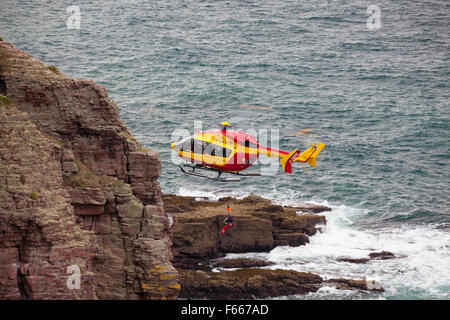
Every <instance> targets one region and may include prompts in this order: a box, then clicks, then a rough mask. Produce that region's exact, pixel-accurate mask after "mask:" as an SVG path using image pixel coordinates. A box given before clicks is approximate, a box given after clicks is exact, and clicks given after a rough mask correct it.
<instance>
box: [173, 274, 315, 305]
mask: <svg viewBox="0 0 450 320" xmlns="http://www.w3.org/2000/svg"><path fill="white" fill-rule="evenodd" d="M179 273H180V281H181V283H182V284H183V286H182V290H181V292H180V297H183V298H197V299H201V298H208V299H221V300H227V299H255V298H266V297H277V296H287V295H293V294H305V293H308V292H315V291H317V290H318V289H319V288H320V287H321V283H322V282H323V279H322V278H321V277H320V276H318V275H315V274H312V273H305V272H297V271H293V270H279V269H278V270H266V269H253V268H250V269H239V270H234V271H226V272H204V271H201V270H181V269H179Z"/></svg>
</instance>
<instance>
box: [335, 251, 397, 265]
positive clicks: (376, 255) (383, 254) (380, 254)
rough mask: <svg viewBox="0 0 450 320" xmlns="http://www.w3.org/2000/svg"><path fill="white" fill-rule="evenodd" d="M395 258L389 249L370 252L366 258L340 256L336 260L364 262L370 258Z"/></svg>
mask: <svg viewBox="0 0 450 320" xmlns="http://www.w3.org/2000/svg"><path fill="white" fill-rule="evenodd" d="M394 258H396V256H395V254H393V253H392V252H389V251H380V252H371V253H369V257H368V258H347V257H341V258H338V259H337V261H340V262H350V263H366V262H369V261H370V260H389V259H394Z"/></svg>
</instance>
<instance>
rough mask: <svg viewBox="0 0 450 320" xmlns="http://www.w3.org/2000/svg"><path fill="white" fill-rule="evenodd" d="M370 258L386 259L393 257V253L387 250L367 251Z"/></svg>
mask: <svg viewBox="0 0 450 320" xmlns="http://www.w3.org/2000/svg"><path fill="white" fill-rule="evenodd" d="M369 257H370V259H376V260H388V259H393V258H395V254H393V253H392V252H389V251H381V252H371V253H369Z"/></svg>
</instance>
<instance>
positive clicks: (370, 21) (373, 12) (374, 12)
mask: <svg viewBox="0 0 450 320" xmlns="http://www.w3.org/2000/svg"><path fill="white" fill-rule="evenodd" d="M367 14H368V15H369V17H368V18H367V22H366V25H367V28H368V29H369V30H378V29H380V28H381V10H380V7H379V6H377V5H375V4H371V5H370V6H368V7H367Z"/></svg>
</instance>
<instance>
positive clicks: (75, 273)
mask: <svg viewBox="0 0 450 320" xmlns="http://www.w3.org/2000/svg"><path fill="white" fill-rule="evenodd" d="M66 272H67V273H69V274H71V275H70V276H69V277H68V278H67V282H66V285H67V288H68V289H70V290H74V289H76V290H80V289H81V270H80V267H79V266H77V265H76V264H72V265H70V266H68V267H67V270H66Z"/></svg>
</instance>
